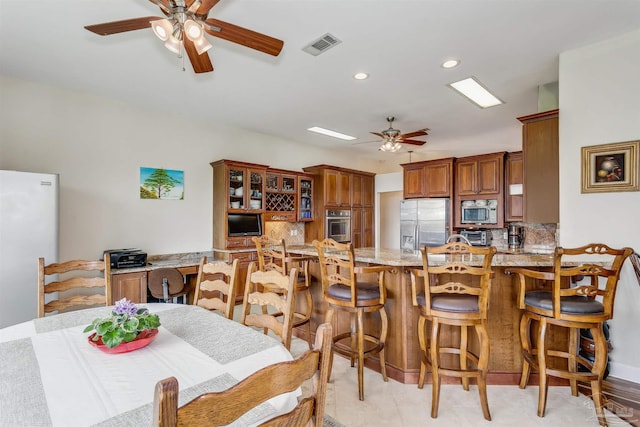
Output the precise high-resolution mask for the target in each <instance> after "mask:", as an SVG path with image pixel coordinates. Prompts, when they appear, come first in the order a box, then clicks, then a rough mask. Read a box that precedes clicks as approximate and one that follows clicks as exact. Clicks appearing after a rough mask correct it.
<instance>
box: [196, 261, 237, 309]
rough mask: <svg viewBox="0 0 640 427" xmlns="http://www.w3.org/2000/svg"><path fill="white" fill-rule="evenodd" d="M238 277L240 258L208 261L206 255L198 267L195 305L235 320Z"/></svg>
mask: <svg viewBox="0 0 640 427" xmlns="http://www.w3.org/2000/svg"><path fill="white" fill-rule="evenodd" d="M237 279H238V260H237V259H235V260H233V262H232V263H231V264H227V263H226V262H220V261H219V262H209V263H208V262H207V257H206V256H204V257H202V259H201V260H200V265H199V267H198V278H197V280H196V289H195V291H194V297H193V301H194V304H195V305H198V306H200V307H203V308H206V309H207V310H212V311H217V312H219V313H220V314H222V315H223V316H224V317H226V318H227V319H229V320H233V309H234V307H235V301H236V293H237V291H238V286H237Z"/></svg>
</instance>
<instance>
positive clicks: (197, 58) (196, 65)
mask: <svg viewBox="0 0 640 427" xmlns="http://www.w3.org/2000/svg"><path fill="white" fill-rule="evenodd" d="M183 43H184V49H185V50H186V51H187V55H189V60H190V61H191V65H192V66H193V71H195V72H196V73H208V72H210V71H213V64H211V58H209V54H208V53H207V52H204V53H203V54H202V55H198V51H196V47H195V45H194V44H193V42H192V41H191V40H189V38H188V37H185V38H184V40H183Z"/></svg>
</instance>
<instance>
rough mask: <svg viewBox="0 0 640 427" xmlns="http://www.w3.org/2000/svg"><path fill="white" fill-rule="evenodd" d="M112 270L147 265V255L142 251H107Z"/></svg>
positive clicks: (131, 249) (130, 249)
mask: <svg viewBox="0 0 640 427" xmlns="http://www.w3.org/2000/svg"><path fill="white" fill-rule="evenodd" d="M104 252H105V253H107V252H108V253H109V258H110V260H111V262H110V265H111V268H133V267H144V266H145V265H147V254H146V252H142V251H141V250H140V249H135V248H127V249H107V250H106V251H104Z"/></svg>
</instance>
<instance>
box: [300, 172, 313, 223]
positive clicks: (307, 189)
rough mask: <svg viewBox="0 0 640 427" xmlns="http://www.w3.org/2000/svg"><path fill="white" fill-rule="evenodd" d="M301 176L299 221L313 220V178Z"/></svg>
mask: <svg viewBox="0 0 640 427" xmlns="http://www.w3.org/2000/svg"><path fill="white" fill-rule="evenodd" d="M299 178H300V179H299V181H300V184H299V187H298V188H299V189H300V191H299V195H300V199H299V200H298V221H313V178H311V177H304V176H301V177H299Z"/></svg>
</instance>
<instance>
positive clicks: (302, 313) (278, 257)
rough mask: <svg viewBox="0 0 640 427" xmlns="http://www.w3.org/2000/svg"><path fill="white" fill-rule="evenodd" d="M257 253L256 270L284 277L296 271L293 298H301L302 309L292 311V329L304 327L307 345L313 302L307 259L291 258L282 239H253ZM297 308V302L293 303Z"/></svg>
mask: <svg viewBox="0 0 640 427" xmlns="http://www.w3.org/2000/svg"><path fill="white" fill-rule="evenodd" d="M251 240H253V243H254V244H255V245H256V251H257V253H258V269H259V270H260V271H269V270H276V271H278V272H279V273H282V274H284V275H287V274H289V271H290V270H291V268H296V270H297V271H298V279H297V281H296V284H295V288H294V297H295V298H297V297H299V296H303V298H304V301H305V303H304V309H303V310H294V312H293V327H294V328H296V327H298V326H303V325H306V327H307V344H308V345H309V348H311V346H312V342H311V313H312V312H313V300H312V298H311V289H310V286H311V275H310V274H309V258H308V257H303V256H300V257H298V256H292V255H290V254H288V253H287V244H286V242H285V241H284V239H280V240H276V239H271V238H270V237H268V236H264V235H263V236H260V237H253V238H252V239H251ZM295 304H296V306H297V302H295Z"/></svg>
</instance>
